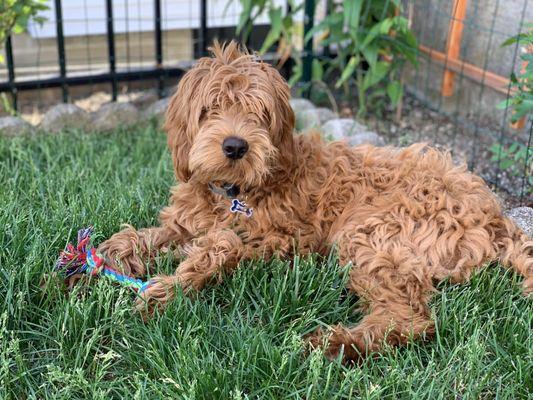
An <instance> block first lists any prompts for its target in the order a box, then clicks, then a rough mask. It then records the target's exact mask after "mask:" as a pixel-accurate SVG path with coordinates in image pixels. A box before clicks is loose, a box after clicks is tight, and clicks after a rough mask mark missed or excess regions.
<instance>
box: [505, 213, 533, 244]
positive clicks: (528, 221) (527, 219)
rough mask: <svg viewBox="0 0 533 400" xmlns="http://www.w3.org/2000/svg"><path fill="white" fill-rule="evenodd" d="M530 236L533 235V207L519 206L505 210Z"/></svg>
mask: <svg viewBox="0 0 533 400" xmlns="http://www.w3.org/2000/svg"><path fill="white" fill-rule="evenodd" d="M505 215H507V216H508V217H509V218H511V219H512V220H513V221H514V223H515V224H516V225H518V227H519V228H520V229H522V230H523V231H524V233H525V234H526V235H527V236H529V237H530V238H531V237H533V208H531V207H517V208H513V209H511V210H509V211H506V212H505Z"/></svg>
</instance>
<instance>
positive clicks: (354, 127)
mask: <svg viewBox="0 0 533 400" xmlns="http://www.w3.org/2000/svg"><path fill="white" fill-rule="evenodd" d="M322 132H323V133H324V136H325V137H326V138H328V139H332V140H342V139H345V138H346V137H349V136H354V135H355V134H357V133H360V132H368V128H367V127H366V126H365V125H363V124H360V123H359V122H357V121H355V120H353V119H351V118H336V119H332V120H329V121H328V122H326V123H325V124H324V125H322Z"/></svg>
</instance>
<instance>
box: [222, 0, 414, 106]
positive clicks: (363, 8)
mask: <svg viewBox="0 0 533 400" xmlns="http://www.w3.org/2000/svg"><path fill="white" fill-rule="evenodd" d="M232 1H233V0H230V3H231V2H232ZM239 1H240V3H241V5H242V7H243V10H242V13H241V15H240V19H239V24H238V26H237V31H238V32H242V33H243V36H244V37H247V35H248V34H249V32H250V31H251V27H252V25H253V23H254V22H255V21H256V20H257V18H258V17H259V16H260V15H261V14H262V13H264V12H268V15H269V18H270V22H271V29H270V31H269V33H268V35H267V37H266V39H265V41H264V43H263V46H262V48H261V50H260V52H264V51H266V50H267V49H268V48H270V47H271V46H272V45H273V44H274V43H276V42H279V43H280V49H281V50H280V49H278V51H279V52H280V53H282V54H283V57H282V60H283V61H284V60H285V59H286V58H288V56H292V58H293V60H294V62H295V66H294V70H293V75H292V77H291V79H290V81H289V83H290V84H291V85H292V84H294V83H295V82H297V81H299V80H300V79H301V76H302V70H303V68H302V62H301V58H300V57H299V52H298V50H297V48H296V46H295V43H294V38H295V35H296V33H297V29H296V26H295V18H294V15H295V13H297V12H299V11H301V10H302V8H303V6H304V1H302V0H300V1H297V0H290V1H289V6H290V7H289V9H290V10H291V11H290V12H289V11H288V10H285V11H283V9H282V7H281V6H276V4H275V3H274V1H273V0H239ZM400 11H401V1H400V0H344V1H343V2H342V4H336V5H335V4H334V5H333V10H331V12H330V13H329V15H327V16H326V17H325V18H324V19H323V20H322V21H321V22H320V23H318V24H317V25H316V26H315V27H314V28H313V29H312V30H311V31H309V32H308V33H307V35H306V36H305V38H304V42H307V41H309V40H312V39H313V37H315V36H316V35H319V34H320V35H321V39H322V40H320V43H321V45H324V46H326V45H330V46H331V47H332V48H333V50H334V53H335V55H334V57H333V58H332V59H318V58H315V59H314V60H313V63H312V80H313V81H322V80H325V79H328V78H330V77H335V78H334V79H335V80H336V84H335V86H336V87H337V88H340V87H344V92H345V94H350V85H351V84H355V85H356V87H357V97H358V102H359V115H360V116H364V115H365V114H366V112H367V109H368V108H369V105H375V104H376V103H377V102H383V99H384V98H388V99H389V100H390V102H391V103H392V105H393V106H396V105H397V104H398V103H399V102H400V100H401V98H402V95H403V84H402V80H401V76H400V75H401V69H402V66H403V65H404V64H405V62H406V61H408V62H411V63H412V64H414V65H416V63H417V58H416V55H417V41H416V39H415V37H414V35H413V34H412V32H411V30H410V29H409V26H408V21H407V19H406V18H405V17H403V16H401V15H400Z"/></svg>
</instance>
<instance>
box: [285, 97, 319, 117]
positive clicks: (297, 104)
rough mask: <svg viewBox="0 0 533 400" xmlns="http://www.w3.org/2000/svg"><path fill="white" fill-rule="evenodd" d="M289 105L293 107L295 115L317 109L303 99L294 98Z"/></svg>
mask: <svg viewBox="0 0 533 400" xmlns="http://www.w3.org/2000/svg"><path fill="white" fill-rule="evenodd" d="M289 104H290V105H291V107H292V110H293V111H294V113H295V114H298V113H299V112H300V111H303V110H309V109H310V108H315V105H314V104H313V103H312V102H311V101H309V100H307V99H301V98H293V99H290V100H289Z"/></svg>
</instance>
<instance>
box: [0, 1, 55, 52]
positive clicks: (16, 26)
mask: <svg viewBox="0 0 533 400" xmlns="http://www.w3.org/2000/svg"><path fill="white" fill-rule="evenodd" d="M47 9H48V6H47V5H46V0H0V47H3V45H4V42H5V41H6V39H7V37H8V36H9V35H10V34H11V33H12V32H13V33H22V32H24V31H26V29H27V28H28V23H29V22H30V21H34V22H37V23H43V22H44V21H45V18H43V17H41V16H39V15H38V14H39V13H40V12H42V11H44V10H47ZM0 62H3V55H1V54H0Z"/></svg>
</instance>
